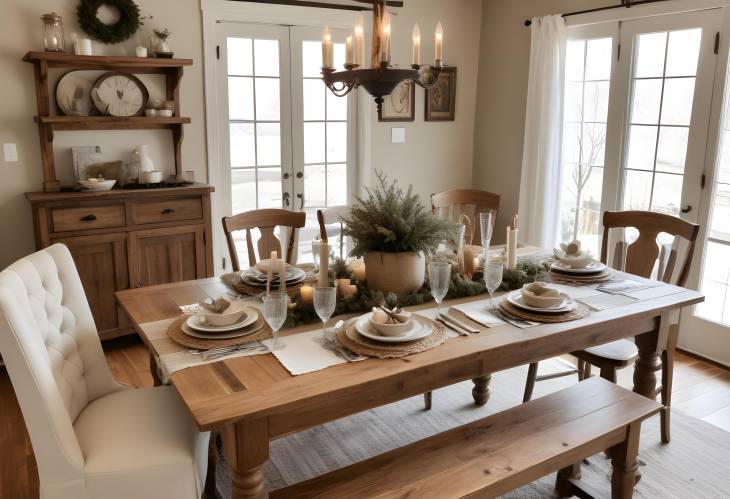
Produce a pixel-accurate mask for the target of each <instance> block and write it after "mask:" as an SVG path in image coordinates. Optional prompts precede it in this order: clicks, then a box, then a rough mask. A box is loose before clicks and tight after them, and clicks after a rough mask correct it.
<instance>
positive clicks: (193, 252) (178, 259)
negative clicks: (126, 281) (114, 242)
mask: <svg viewBox="0 0 730 499" xmlns="http://www.w3.org/2000/svg"><path fill="white" fill-rule="evenodd" d="M130 255H131V260H132V261H131V265H130V268H131V269H132V272H131V275H132V276H133V277H134V285H136V286H138V287H140V286H152V285H154V284H166V283H169V282H179V281H188V280H191V279H201V278H203V277H205V276H206V274H205V230H204V227H203V225H189V226H181V227H166V228H163V229H151V230H141V231H137V232H132V233H130Z"/></svg>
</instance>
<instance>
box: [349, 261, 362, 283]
mask: <svg viewBox="0 0 730 499" xmlns="http://www.w3.org/2000/svg"><path fill="white" fill-rule="evenodd" d="M350 269H352V277H353V278H354V279H355V280H356V281H360V282H364V281H365V262H363V261H362V260H355V261H353V262H350Z"/></svg>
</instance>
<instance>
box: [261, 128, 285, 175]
mask: <svg viewBox="0 0 730 499" xmlns="http://www.w3.org/2000/svg"><path fill="white" fill-rule="evenodd" d="M256 145H257V147H256V152H257V157H258V161H257V163H256V164H257V165H259V166H262V165H280V164H281V129H280V126H279V124H278V123H258V124H257V125H256Z"/></svg>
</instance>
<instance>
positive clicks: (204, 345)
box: [167, 315, 271, 350]
mask: <svg viewBox="0 0 730 499" xmlns="http://www.w3.org/2000/svg"><path fill="white" fill-rule="evenodd" d="M188 317H189V316H187V315H184V316H182V317H179V318H178V319H176V320H175V321H174V322H172V323H171V324H170V326H169V327H168V328H167V336H169V337H170V339H171V340H172V341H174V342H175V343H178V344H180V345H182V346H185V347H188V348H197V349H200V350H211V349H213V348H224V347H235V346H238V345H245V344H246V343H251V342H253V341H260V340H265V339H267V338H270V337H271V328H270V327H269V326H268V325H266V322H265V321H264V318H263V317H259V318H258V320H257V321H256V322H255V323H254V326H253V327H255V328H257V327H261V329H259V330H258V331H256V332H255V333H251V334H247V335H246V336H241V337H239V338H228V339H213V338H211V339H209V340H208V339H205V340H204V339H202V338H194V337H192V336H188V335H187V334H185V333H184V332H183V330H182V328H183V325H184V324H185V321H186V320H188ZM184 327H187V326H184Z"/></svg>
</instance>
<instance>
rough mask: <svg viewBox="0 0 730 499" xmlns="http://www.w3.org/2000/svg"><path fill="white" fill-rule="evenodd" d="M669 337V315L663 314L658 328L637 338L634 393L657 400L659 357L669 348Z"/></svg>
mask: <svg viewBox="0 0 730 499" xmlns="http://www.w3.org/2000/svg"><path fill="white" fill-rule="evenodd" d="M668 337H669V315H668V313H666V312H663V313H662V315H661V317H660V318H659V321H658V323H657V326H656V328H654V330H653V331H649V332H647V333H644V334H640V335H638V336H636V338H635V341H636V347H637V348H638V350H639V358H637V359H636V363H635V365H634V391H635V392H636V393H638V394H640V395H643V396H645V397H647V398H650V399H652V400H656V383H657V371H658V370H659V368H660V367H661V361H660V360H659V356H660V355H661V353H662V352H663V351H664V349H665V348H666V346H667V341H668Z"/></svg>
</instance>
